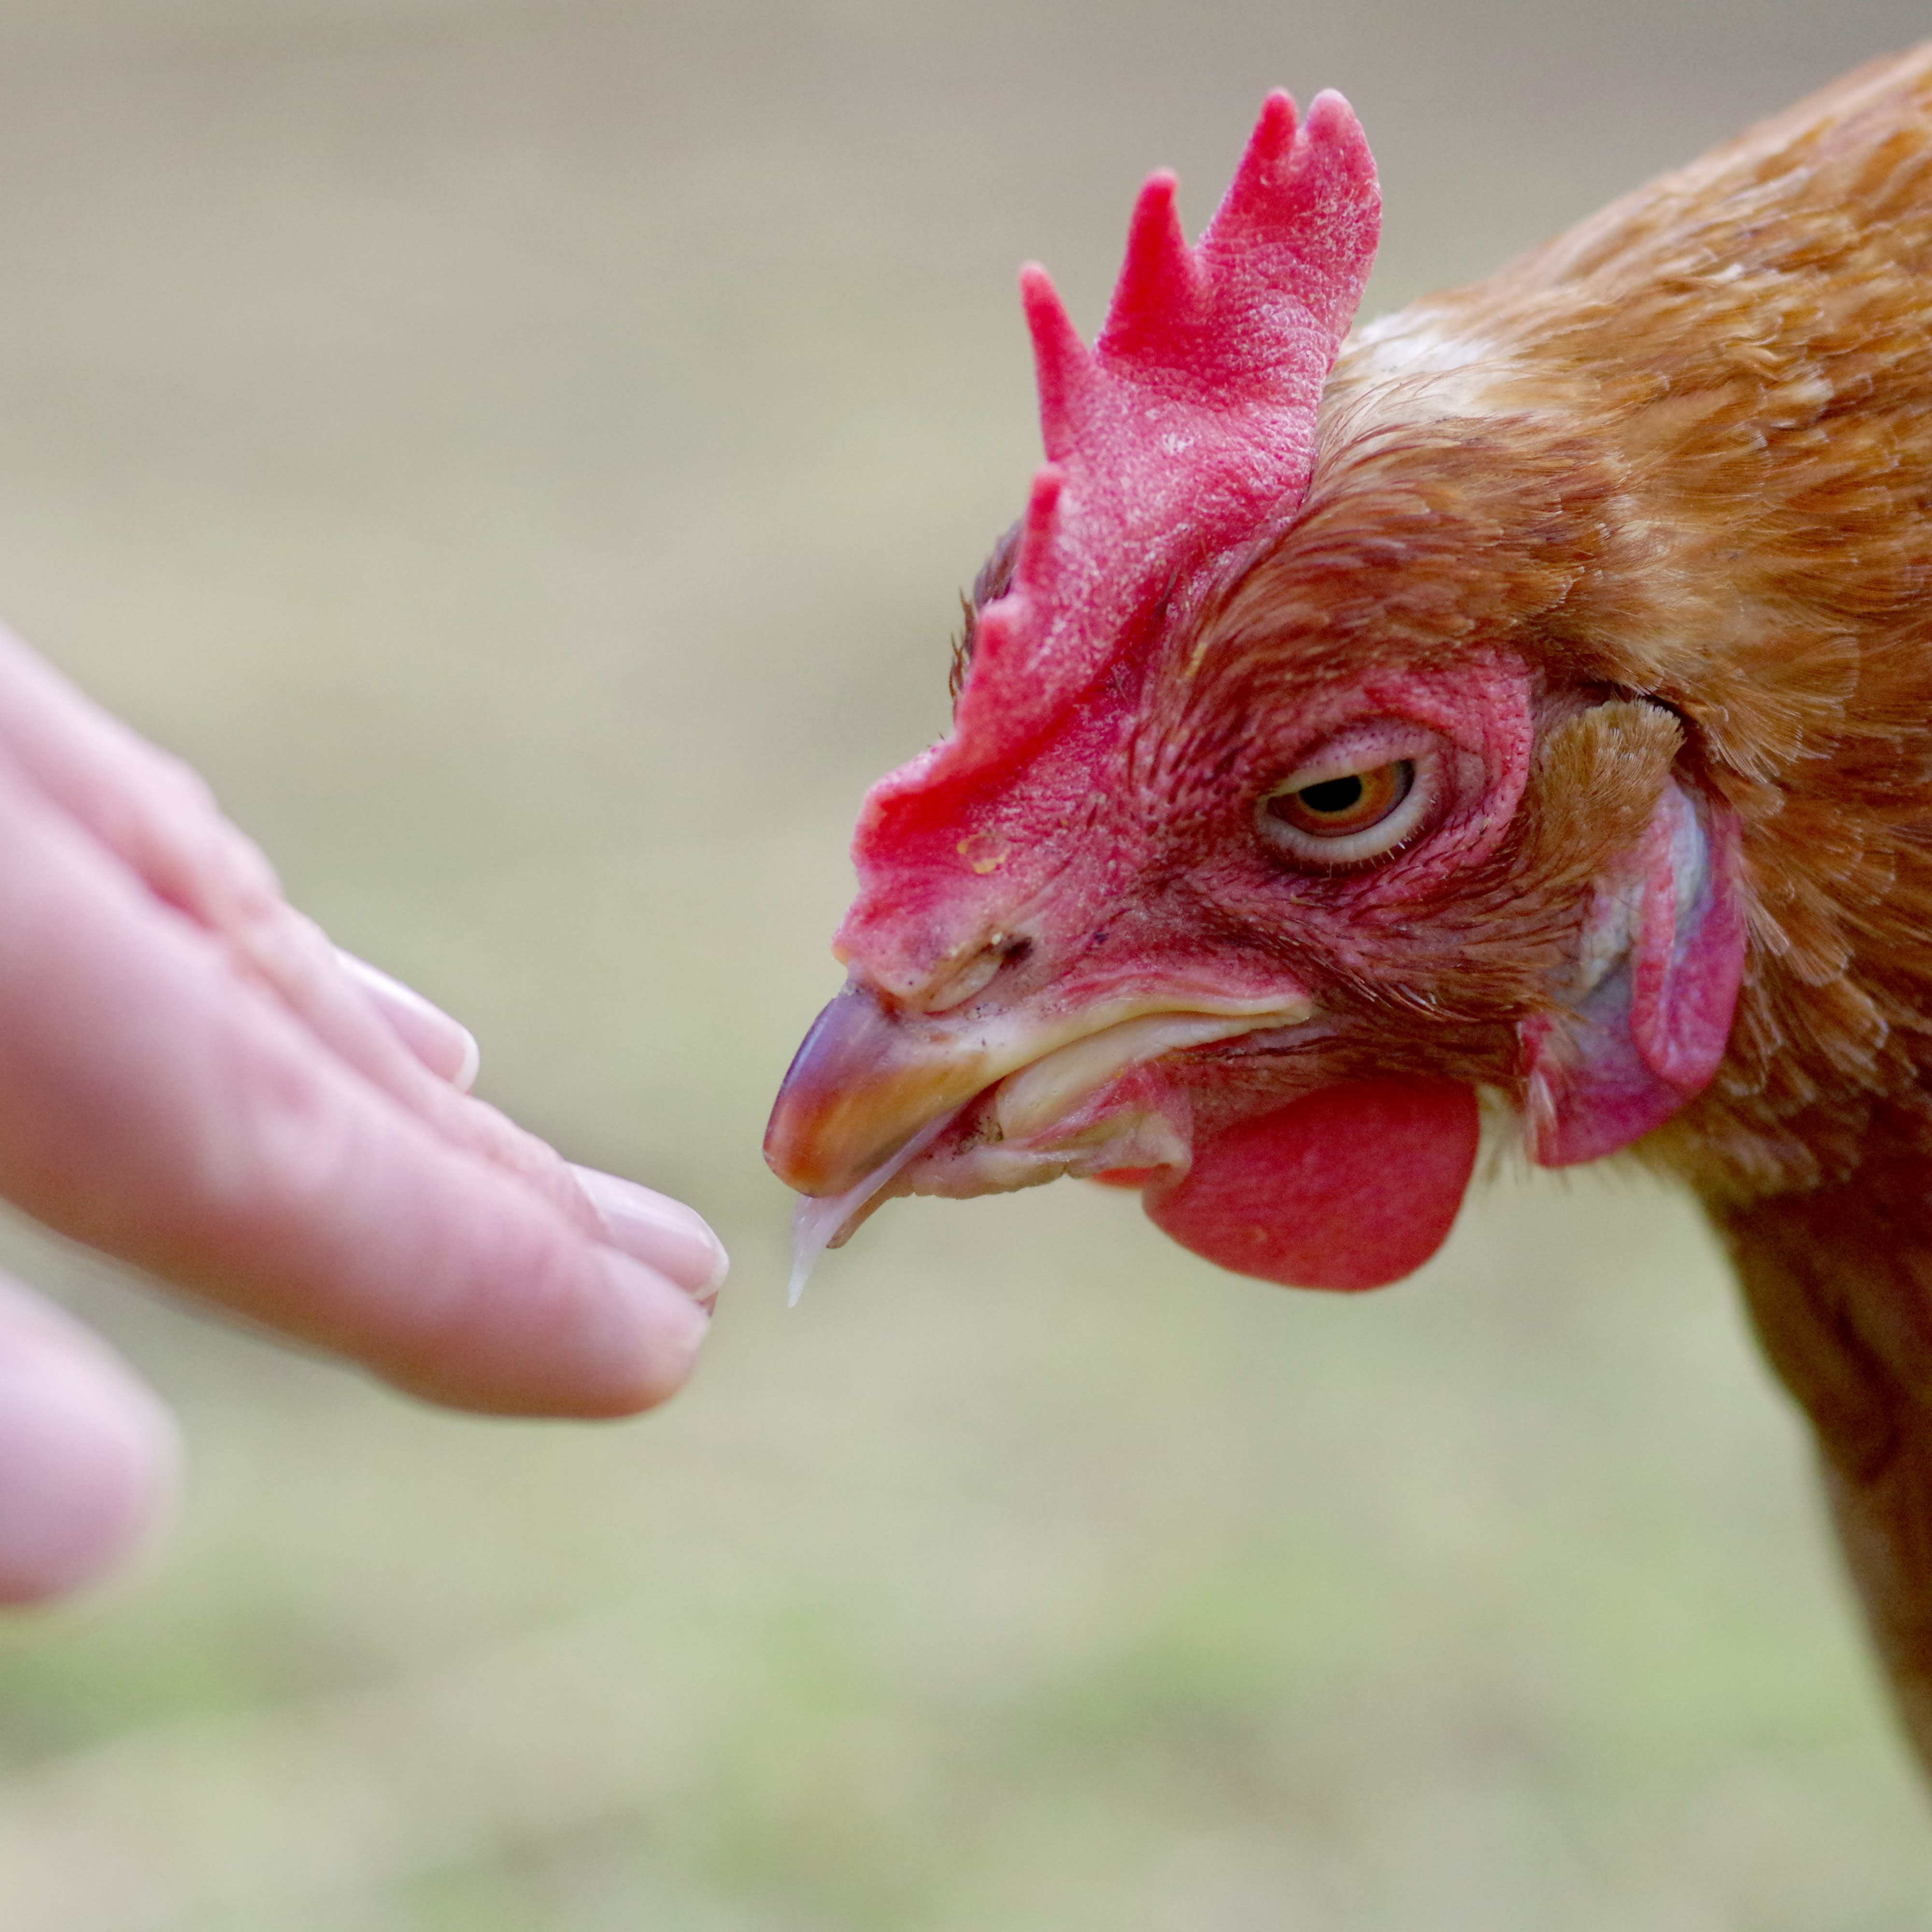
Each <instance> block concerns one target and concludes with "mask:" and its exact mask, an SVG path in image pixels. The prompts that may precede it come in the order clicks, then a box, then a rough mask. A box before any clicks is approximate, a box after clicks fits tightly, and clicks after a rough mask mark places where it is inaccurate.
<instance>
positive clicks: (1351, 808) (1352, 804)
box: [1268, 758, 1415, 838]
mask: <svg viewBox="0 0 1932 1932" xmlns="http://www.w3.org/2000/svg"><path fill="white" fill-rule="evenodd" d="M1413 784H1415V760H1413V759H1412V758H1398V759H1397V760H1395V761H1394V763H1392V764H1387V765H1378V766H1376V768H1375V769H1373V771H1367V772H1347V773H1346V774H1344V775H1343V776H1341V777H1339V778H1322V779H1321V780H1319V781H1318V782H1317V783H1316V784H1310V785H1304V786H1303V787H1301V790H1298V791H1284V792H1279V793H1277V794H1276V795H1275V796H1274V797H1273V798H1271V799H1269V800H1268V810H1269V811H1270V812H1271V814H1273V815H1274V817H1277V818H1278V819H1280V820H1281V822H1282V823H1283V824H1284V825H1292V826H1294V827H1295V830H1296V831H1298V832H1307V834H1308V835H1309V836H1310V837H1311V838H1345V837H1346V836H1347V835H1348V834H1349V833H1350V832H1366V831H1367V829H1368V828H1369V827H1370V826H1372V825H1378V824H1379V823H1381V822H1382V820H1384V819H1385V818H1386V817H1388V815H1389V814H1390V813H1391V812H1392V811H1394V809H1395V808H1396V807H1397V805H1400V804H1401V802H1403V799H1406V797H1407V796H1409V787H1411V786H1412V785H1413Z"/></svg>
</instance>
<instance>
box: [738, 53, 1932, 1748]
mask: <svg viewBox="0 0 1932 1932" xmlns="http://www.w3.org/2000/svg"><path fill="white" fill-rule="evenodd" d="M1378 210H1379V202H1378V198H1377V190H1376V182H1375V175H1374V171H1373V164H1372V163H1371V161H1370V156H1369V153H1368V150H1367V145H1366V144H1365V142H1364V139H1363V137H1362V135H1361V130H1360V129H1359V127H1358V124H1357V123H1356V121H1355V118H1354V116H1353V115H1352V113H1351V112H1350V110H1349V108H1348V107H1347V105H1346V103H1345V102H1343V101H1342V100H1341V99H1340V97H1339V96H1337V95H1333V94H1325V95H1322V96H1320V97H1319V98H1318V99H1317V100H1316V101H1315V103H1314V104H1313V107H1312V108H1311V110H1310V113H1309V115H1308V117H1307V121H1306V123H1305V124H1304V125H1302V126H1301V127H1300V128H1299V129H1298V128H1297V126H1296V124H1295V110H1294V108H1293V106H1292V103H1291V102H1290V101H1289V99H1288V98H1287V97H1286V95H1275V96H1274V97H1272V98H1271V99H1270V100H1269V101H1268V104H1267V106H1266V107H1265V110H1264V112H1263V113H1262V118H1261V120H1260V122H1259V126H1258V127H1256V130H1255V133H1254V135H1253V139H1252V141H1251V142H1250V145H1249V147H1248V148H1247V153H1246V154H1245V155H1244V158H1243V160H1242V161H1241V165H1240V167H1239V170H1238V173H1237V175H1236V177H1235V181H1234V184H1233V186H1232V188H1231V189H1230V190H1229V194H1228V196H1227V199H1226V201H1225V202H1224V203H1223V205H1222V207H1221V209H1220V212H1219V213H1218V214H1217V215H1216V217H1215V218H1214V222H1213V223H1212V224H1211V226H1210V227H1209V228H1208V230H1207V232H1206V233H1205V236H1203V238H1202V241H1201V242H1200V243H1199V245H1197V246H1196V247H1194V248H1190V247H1189V246H1188V245H1187V243H1186V242H1185V241H1184V238H1183V236H1182V233H1181V229H1180V226H1179V224H1178V220H1177V217H1176V215H1175V186H1174V181H1173V179H1172V177H1171V176H1170V175H1165V174H1160V175H1155V176H1154V177H1153V178H1152V179H1151V180H1150V181H1149V182H1148V184H1147V186H1146V187H1145V190H1143V192H1142V195H1141V197H1140V199H1139V203H1138V205H1137V206H1136V210H1135V212H1134V215H1133V224H1132V231H1131V236H1130V242H1129V245H1128V249H1127V261H1126V266H1125V267H1124V270H1123V272H1122V275H1121V280H1120V283H1119V286H1118V290H1117V291H1116V293H1115V297H1114V300H1113V304H1112V308H1111V310H1110V311H1109V315H1108V317H1107V320H1106V326H1105V328H1104V329H1103V332H1102V333H1101V335H1100V338H1099V339H1098V341H1097V343H1096V344H1095V345H1094V347H1093V348H1092V349H1091V350H1090V349H1088V347H1086V346H1085V344H1083V343H1082V341H1081V339H1080V338H1079V336H1078V335H1076V333H1075V332H1074V330H1073V327H1072V326H1071V324H1070V323H1069V321H1068V320H1067V316H1066V314H1065V312H1064V310H1063V309H1062V308H1061V305H1060V303H1059V302H1058V299H1057V298H1056V297H1055V294H1054V292H1053V290H1052V285H1051V284H1050V283H1049V281H1047V279H1046V275H1044V273H1043V272H1042V271H1040V270H1039V269H1028V270H1027V271H1026V272H1025V275H1024V276H1023V278H1022V286H1023V291H1024V295H1025V305H1026V311H1027V315H1028V321H1029V323H1030V326H1031V331H1032V335H1033V339H1034V348H1035V352H1036V357H1037V364H1038V370H1039V382H1040V403H1041V418H1042V424H1043V431H1044V437H1045V443H1046V457H1047V463H1046V466H1045V467H1044V468H1043V469H1040V472H1038V474H1037V475H1036V477H1035V478H1034V483H1033V486H1032V490H1031V496H1030V499H1029V500H1028V505H1027V508H1026V511H1025V514H1024V516H1023V517H1022V520H1021V521H1020V522H1019V524H1018V525H1017V526H1016V528H1015V529H1014V530H1013V532H1010V533H1009V535H1007V538H1005V539H1004V540H1003V541H1001V544H999V545H998V547H997V548H996V549H995V552H994V553H993V556H992V559H990V561H989V562H988V564H987V565H986V568H985V570H984V571H983V574H982V575H981V577H980V580H979V583H978V584H977V586H976V589H975V592H974V598H973V599H972V604H971V616H970V618H969V622H968V631H967V634H966V637H965V640H964V641H963V643H962V646H961V647H960V649H959V652H958V653H957V662H956V667H955V689H956V711H955V718H954V727H953V730H952V732H951V733H950V735H949V736H947V737H946V738H945V739H943V740H942V741H941V742H940V743H938V745H935V746H933V747H932V748H931V749H929V751H926V752H925V753H924V754H922V756H920V757H917V758H915V759H914V760H913V762H912V763H910V764H908V765H907V766H904V768H903V769H901V770H899V771H898V772H894V773H892V775H889V776H888V777H887V778H884V779H883V780H882V781H880V783H879V784H877V786H876V787H874V790H872V792H871V794H870V795H869V796H868V799H867V800H866V802H865V808H864V811H863V814H862V818H861V820H860V823H859V829H858V834H857V838H856V844H855V847H854V856H855V860H856V866H857V869H858V873H859V895H858V898H857V900H856V903H855V904H854V905H853V907H852V910H851V911H850V914H849V915H848V916H847V919H846V921H845V922H844V926H843V927H842V929H841V932H840V933H839V935H838V943H837V950H838V953H839V954H840V956H841V958H842V959H844V960H845V962H847V965H848V966H849V968H850V979H849V981H848V983H847V986H846V989H845V990H844V992H842V993H841V995H839V996H838V998H836V999H835V1001H833V1002H832V1004H831V1005H830V1006H829V1007H827V1008H826V1011H825V1013H823V1015H822V1016H820V1019H819V1020H818V1022H817V1024H816V1025H814V1028H813V1029H812V1031H811V1034H809V1036H808V1037H807V1039H806V1040H805V1044H804V1046H802V1048H801V1049H800V1051H799V1055H798V1058H797V1059H796V1061H795V1062H794V1063H793V1067H792V1069H791V1071H790V1074H789V1075H788V1076H787V1079H786V1081H785V1084H784V1088H783V1090H782V1091H781V1094H780V1095H779V1097H778V1103H777V1106H776V1107H775V1111H774V1112H773V1115H772V1123H771V1127H770V1130H769V1135H768V1137H767V1140H766V1152H767V1157H768V1158H769V1160H770V1162H771V1164H772V1167H773V1168H774V1169H775V1171H776V1172H777V1173H778V1175H779V1176H780V1177H781V1178H782V1179H784V1181H787V1182H788V1183H789V1184H790V1185H791V1186H792V1187H795V1188H796V1189H797V1190H799V1191H800V1192H802V1193H805V1194H806V1195H808V1196H813V1197H816V1198H815V1199H813V1200H811V1201H810V1202H808V1203H807V1204H805V1221H806V1223H807V1224H808V1228H809V1229H812V1230H815V1231H816V1232H817V1235H819V1236H821V1237H822V1236H823V1235H826V1234H831V1235H843V1234H844V1233H845V1232H850V1228H851V1227H852V1226H855V1225H856V1222H857V1220H859V1218H860V1217H862V1215H863V1214H865V1213H866V1212H868V1211H869V1210H870V1209H871V1208H872V1207H874V1206H875V1205H877V1202H879V1201H880V1200H882V1199H885V1198H887V1197H888V1196H892V1195H895V1194H904V1193H919V1194H940V1195H952V1196H965V1195H974V1194H980V1193H989V1192H992V1191H995V1190H1003V1189H1010V1188H1016V1187H1025V1186H1029V1185H1031V1184H1034V1183H1036V1182H1039V1181H1048V1180H1051V1179H1052V1178H1055V1177H1056V1176H1060V1175H1074V1176H1078V1177H1085V1178H1092V1179H1096V1180H1099V1181H1107V1182H1111V1183H1113V1184H1119V1185H1125V1186H1131V1187H1138V1188H1139V1189H1140V1190H1141V1192H1142V1199H1143V1202H1144V1204H1145V1208H1146V1211H1147V1212H1148V1214H1149V1215H1150V1217H1151V1218H1152V1219H1153V1220H1154V1222H1155V1223H1157V1225H1158V1226H1160V1228H1162V1229H1163V1230H1165V1231H1166V1232H1167V1233H1168V1234H1169V1235H1171V1236H1172V1237H1173V1238H1175V1240H1177V1241H1179V1242H1181V1244H1184V1246H1185V1247H1188V1248H1190V1249H1191V1250H1193V1251H1194V1252H1195V1253H1198V1254H1199V1255H1201V1256H1205V1258H1206V1259H1208V1260H1210V1261H1211V1262H1216V1263H1217V1264H1219V1265H1221V1266H1222V1267H1224V1268H1231V1269H1234V1270H1236V1271H1239V1272H1241V1273H1243V1274H1250V1275H1253V1276H1256V1277H1260V1278H1262V1279H1263V1280H1269V1281H1274V1282H1279V1283H1289V1284H1295V1285H1300V1286H1311V1287H1321V1288H1329V1289H1364V1288H1368V1287H1372V1286H1376V1285H1378V1284H1379V1283H1385V1282H1388V1281H1390V1280H1394V1279H1395V1278H1397V1277H1399V1276H1401V1275H1403V1274H1407V1273H1409V1271H1412V1270H1413V1269H1414V1268H1416V1267H1417V1266H1418V1265H1419V1264H1420V1263H1421V1262H1423V1261H1424V1260H1426V1259H1427V1258H1428V1256H1430V1254H1431V1253H1433V1252H1434V1250H1436V1247H1438V1245H1439V1244H1440V1243H1441V1242H1442V1240H1443V1238H1445V1235H1447V1233H1448V1229H1449V1228H1450V1226H1451V1223H1452V1222H1453V1221H1454V1218H1455V1216H1456V1213H1457V1208H1458V1206H1459V1205H1460V1202H1461V1199H1462V1197H1463V1191H1464V1189H1465V1187H1466V1184H1467V1183H1468V1181H1469V1178H1470V1175H1471V1172H1472V1168H1473V1166H1474V1164H1475V1160H1476V1156H1477V1152H1478V1140H1479V1136H1480V1120H1479V1116H1480V1115H1482V1114H1483V1113H1484V1112H1487V1113H1488V1115H1490V1116H1491V1117H1492V1118H1493V1119H1494V1120H1495V1121H1496V1122H1497V1123H1498V1124H1499V1125H1500V1126H1502V1127H1504V1128H1505V1129H1507V1130H1508V1131H1512V1132H1515V1133H1520V1138H1521V1140H1522V1142H1523V1145H1524V1146H1525V1148H1526V1150H1527V1151H1528V1153H1529V1156H1530V1157H1531V1158H1532V1160H1535V1161H1536V1162H1538V1163H1541V1164H1542V1165H1544V1166H1553V1167H1561V1166H1569V1165H1571V1164H1573V1163H1579V1162H1583V1161H1589V1160H1598V1159H1599V1158H1601V1157H1605V1156H1607V1155H1610V1154H1616V1153H1617V1152H1619V1151H1620V1150H1622V1149H1625V1148H1630V1149H1632V1150H1633V1151H1634V1154H1636V1156H1637V1157H1638V1158H1640V1159H1641V1160H1644V1161H1646V1162H1647V1163H1649V1164H1650V1165H1651V1166H1652V1167H1654V1168H1657V1169H1662V1170H1664V1171H1665V1172H1668V1173H1670V1174H1672V1175H1676V1176H1678V1177H1680V1178H1682V1180H1683V1181H1685V1182H1687V1183H1688V1184H1689V1185H1690V1186H1691V1187H1692V1188H1693V1189H1694V1190H1695V1192H1696V1193H1697V1195H1698V1196H1699V1197H1700V1199H1702V1201H1703V1202H1704V1204H1705V1205H1706V1208H1708V1210H1709V1213H1710V1214H1711V1215H1712V1217H1713V1219H1714V1220H1715V1223H1716V1225H1717V1226H1718V1229H1720V1230H1721V1232H1722V1234H1723V1235H1724V1239H1725V1240H1726V1241H1727V1244H1729V1247H1730V1250H1731V1252H1732V1253H1733V1256H1735V1258H1736V1265H1737V1268H1738V1271H1739V1275H1740V1277H1741V1278H1742V1283H1743V1286H1744V1289H1745V1294H1746V1295H1747V1297H1748V1301H1749V1304H1750V1307H1751V1312H1752V1314H1753V1316H1754V1319H1755V1321H1756V1322H1757V1326H1758V1328H1759V1330H1760V1333H1761V1334H1762V1336H1763V1340H1764V1343H1765V1345H1766V1349H1767V1350H1768V1351H1769V1355H1770V1356H1771V1358H1772V1361H1773V1363H1774V1364H1775V1366H1776V1367H1777V1369H1778V1371H1779V1372H1780V1373H1781V1375H1782V1376H1783V1377H1784V1379H1785V1381H1786V1382H1787V1383H1788V1385H1790V1388H1792V1390H1793V1391H1794V1392H1795V1393H1796V1395H1797V1397H1798V1398H1799V1400H1800V1401H1801V1402H1802V1404H1803V1405H1804V1406H1805V1408H1806V1409H1808V1412H1809V1413H1810V1415H1811V1418H1812V1421H1814V1424H1815V1425H1816V1427H1817V1431H1818V1434H1819V1436H1820V1442H1821V1445H1822V1448H1823V1461H1824V1465H1825V1469H1826V1478H1827V1481H1828V1485H1829V1490H1830V1493H1831V1496H1832V1502H1833V1505H1834V1508H1835V1513H1836V1516H1837V1519H1838V1523H1839V1525H1840V1527H1841V1531H1842V1533H1843V1541H1844V1543H1845V1546H1846V1550H1847V1553H1848V1554H1849V1559H1850V1562H1851V1565H1852V1569H1853V1571H1854V1572H1855V1575H1856V1577H1857V1579H1858V1583H1859V1584H1860V1586H1861V1589H1862V1592H1863V1594H1864V1598H1865V1601H1866V1604H1867V1607H1868V1610H1869V1613H1870V1620H1871V1623H1872V1627H1873V1631H1874V1633H1875V1634H1876V1640H1877V1643H1878V1646H1879V1649H1880V1651H1881V1652H1882V1655H1883V1657H1884V1658H1885V1662H1886V1663H1887V1664H1888V1667H1889V1669H1890V1671H1891V1675H1892V1678H1893V1680H1894V1685H1895V1687H1896V1689H1897V1697H1898V1701H1899V1706H1900V1710H1901V1712H1902V1714H1903V1718H1904V1721H1905V1724H1906V1728H1907V1730H1909V1733H1911V1735H1912V1737H1913V1739H1914V1740H1915V1742H1916V1744H1917V1745H1918V1749H1919V1750H1920V1751H1921V1754H1923V1755H1924V1756H1925V1757H1926V1758H1927V1762H1928V1763H1932V1093H1928V1091H1927V1085H1928V1083H1927V1074H1928V1071H1932V46H1927V47H1926V48H1921V49H1918V50H1917V51H1915V52H1912V53H1909V54H1907V55H1903V56H1901V57H1900V58H1896V59H1893V60H1891V61H1888V62H1880V63H1878V64H1876V65H1872V66H1870V67H1868V68H1864V69H1862V70H1861V71H1858V72H1857V73H1855V74H1852V75H1850V76H1849V77H1846V79H1844V80H1841V81H1840V82H1839V83H1837V84H1835V86H1832V87H1830V88H1829V89H1826V90H1825V91H1824V92H1822V93H1821V94H1820V95H1817V96H1815V97H1814V98H1812V99H1811V100H1809V101H1806V102H1805V103H1804V104H1802V105H1800V106H1799V107H1796V108H1795V109H1793V110H1790V112H1788V113H1786V114H1784V115H1781V116H1780V117H1778V118H1775V119H1774V120H1772V121H1768V122H1766V123H1765V124H1763V125H1761V126H1760V127H1757V128H1755V129H1754V130H1751V131H1750V132H1748V133H1746V134H1745V135H1744V136H1742V137H1741V138H1739V139H1737V140H1736V141H1735V142H1732V143H1730V145H1727V146H1725V147H1723V148H1719V149H1718V151H1715V153H1714V154H1711V155H1709V157H1706V158H1705V159H1704V160H1701V161H1699V162H1697V163H1694V165H1692V166H1690V167H1688V168H1686V169H1683V170H1682V171H1680V172H1677V173H1674V174H1671V175H1666V176H1665V177H1664V178H1662V179H1661V180H1660V181H1657V182H1655V183H1654V184H1652V185H1651V186H1649V187H1646V188H1644V189H1643V190H1640V191H1639V192H1638V193H1636V194H1634V195H1633V196H1630V197H1629V198H1628V199H1625V200H1624V201H1622V202H1619V203H1617V204H1616V205H1614V206H1613V207H1611V208H1609V209H1607V211H1604V213H1603V214H1599V215H1598V216H1597V217H1595V218H1593V219H1592V220H1589V221H1586V222H1585V223H1583V225H1582V226H1580V227H1579V228H1577V229H1575V230H1574V231H1573V232H1572V233H1570V234H1568V235H1567V236H1563V237H1562V238H1560V239H1558V240H1556V241H1555V242H1551V243H1549V244H1548V245H1545V246H1544V247H1543V248H1539V249H1538V250H1536V251H1534V252H1532V254H1529V255H1527V256H1526V257H1523V258H1522V259H1521V260H1518V261H1517V262H1516V263H1513V264H1511V266H1508V267H1507V268H1505V269H1504V270H1503V271H1502V272H1501V273H1500V274H1499V275H1496V277H1495V278H1493V279H1492V280H1490V281H1487V282H1484V283H1482V284H1478V285H1477V286H1475V287H1471V288H1468V289H1464V290H1457V291H1454V292H1451V293H1447V294H1444V295H1440V296H1435V297H1433V298H1430V299H1427V300H1425V301H1424V302H1419V303H1418V304H1416V305H1415V306H1413V307H1412V308H1409V309H1407V310H1406V311H1403V312H1402V313H1401V314H1397V315H1396V316H1394V317H1391V318H1388V319H1387V320H1382V321H1381V322H1379V323H1374V324H1372V325H1370V326H1367V327H1365V328H1363V329H1360V330H1358V331H1357V332H1355V334H1354V335H1352V336H1349V338H1348V339H1347V340H1346V342H1345V341H1343V337H1344V335H1345V332H1346V331H1347V329H1348V328H1349V323H1350V320H1351V318H1352V314H1353V312H1354V310H1355V305H1356V303H1357V302H1358V298H1359V296H1360V293H1361V287H1362V284H1363V282H1364V278H1365V277H1366V275H1367V270H1368V267H1369V263H1370V258H1371V256H1372V254H1373V250H1374V247H1375V242H1376V227H1377V220H1378ZM1479 1095H1482V1096H1486V1097H1489V1098H1488V1100H1487V1104H1486V1106H1479V1100H1478V1096H1479Z"/></svg>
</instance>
